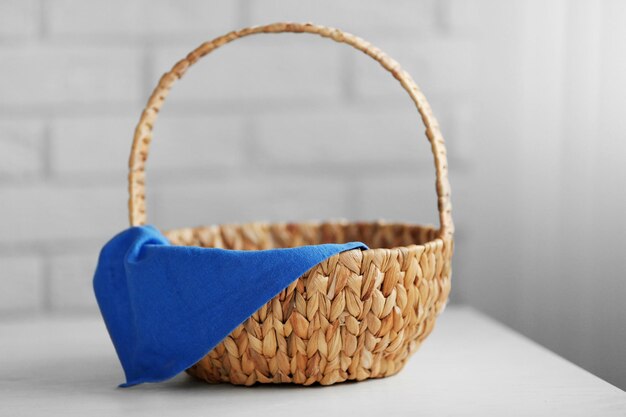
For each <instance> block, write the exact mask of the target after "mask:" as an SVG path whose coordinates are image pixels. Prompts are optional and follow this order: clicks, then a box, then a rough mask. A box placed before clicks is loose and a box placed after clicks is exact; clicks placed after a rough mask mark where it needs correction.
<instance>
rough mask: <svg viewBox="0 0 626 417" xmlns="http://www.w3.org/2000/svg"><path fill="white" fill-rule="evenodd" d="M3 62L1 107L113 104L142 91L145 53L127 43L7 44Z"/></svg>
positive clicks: (133, 98) (2, 51) (132, 98)
mask: <svg viewBox="0 0 626 417" xmlns="http://www.w3.org/2000/svg"><path fill="white" fill-rule="evenodd" d="M0 62H2V74H3V76H2V77H0V91H1V92H2V96H0V108H12V107H18V109H19V107H22V106H37V107H41V106H54V105H62V104H73V105H81V104H86V103H106V104H115V103H118V102H128V101H130V102H135V101H137V100H138V99H139V98H140V96H141V94H140V93H141V90H140V87H141V80H140V72H139V70H140V64H141V56H140V55H139V54H138V51H136V50H132V49H129V48H126V47H123V46H121V47H110V46H106V47H99V48H98V49H95V48H93V47H89V46H63V47H60V46H51V45H46V46H39V45H38V46H31V47H28V48H24V47H21V46H14V47H5V48H2V49H0ZM18 79H19V80H22V82H16V80H18ZM142 99H143V97H142Z"/></svg>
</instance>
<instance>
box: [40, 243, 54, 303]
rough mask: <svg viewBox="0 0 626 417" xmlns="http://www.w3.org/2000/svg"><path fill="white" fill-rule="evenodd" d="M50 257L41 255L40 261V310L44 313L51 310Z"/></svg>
mask: <svg viewBox="0 0 626 417" xmlns="http://www.w3.org/2000/svg"><path fill="white" fill-rule="evenodd" d="M51 269H52V268H51V259H50V256H49V255H47V254H46V255H42V262H41V280H42V282H41V288H42V300H41V310H42V311H43V312H44V313H50V312H51V311H52V276H51V275H52V274H51Z"/></svg>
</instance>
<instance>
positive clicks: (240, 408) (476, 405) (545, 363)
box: [0, 308, 626, 417]
mask: <svg viewBox="0 0 626 417" xmlns="http://www.w3.org/2000/svg"><path fill="white" fill-rule="evenodd" d="M120 382H122V372H121V368H120V366H119V364H118V362H117V358H116V357H115V354H114V350H113V346H112V345H111V342H110V340H109V339H108V335H107V333H106V330H105V328H104V325H103V324H102V321H101V320H100V319H99V318H98V317H91V318H62V317H57V318H41V319H32V318H31V319H20V320H16V319H14V320H8V319H5V320H4V321H2V322H0V416H22V415H26V416H35V415H46V416H85V417H92V416H117V415H124V416H135V415H139V416H153V417H155V416H169V415H172V416H181V417H185V416H217V415H226V416H230V417H235V416H262V415H268V416H290V417H294V416H298V417H300V416H328V415H337V416H346V417H361V416H370V415H371V416H384V417H388V416H389V417H390V416H403V415H407V416H408V415H412V416H422V415H423V416H428V415H433V416H435V415H436V416H451V415H454V416H457V415H468V416H491V415H493V416H503V415H504V416H507V417H510V416H518V415H519V416H585V417H595V416H604V417H608V416H626V393H624V392H623V391H621V390H619V389H618V388H616V387H614V386H612V385H610V384H608V383H607V382H604V381H602V380H600V379H598V378H597V377H595V376H593V375H591V374H590V373H588V372H586V371H584V370H582V369H580V368H579V367H577V366H575V365H573V364H571V363H569V362H567V361H566V360H564V359H562V358H560V357H558V356H557V355H555V354H554V353H552V352H549V351H547V350H546V349H544V348H542V347H540V346H538V345H536V344H535V343H533V342H531V341H529V340H528V339H525V338H524V337H522V336H520V335H518V334H516V333H514V332H513V331H511V330H510V329H508V328H506V327H504V326H502V325H500V324H498V323H496V322H494V321H492V320H490V319H488V318H486V317H485V316H483V315H481V314H479V313H477V312H475V311H474V310H471V309H468V308H448V310H447V311H445V312H444V314H443V315H442V316H441V317H440V318H439V322H438V325H437V327H436V328H435V331H434V332H433V334H432V335H431V336H430V337H429V339H428V340H426V342H425V343H424V345H423V346H422V349H421V350H420V351H418V352H417V353H416V354H415V356H413V358H412V359H411V360H410V362H409V364H408V365H407V366H406V367H405V369H404V370H403V371H402V372H400V373H399V374H398V375H397V376H394V377H391V378H387V379H380V380H372V381H366V382H359V383H344V384H338V385H334V386H331V387H319V386H316V387H296V386H256V387H252V388H246V387H235V386H231V385H223V384H222V385H208V384H205V383H201V382H197V381H195V380H192V379H191V378H189V377H187V376H186V375H180V376H179V377H177V378H175V379H173V380H171V381H169V382H166V383H160V384H146V385H141V386H137V387H134V388H130V389H119V388H116V385H117V384H118V383H120Z"/></svg>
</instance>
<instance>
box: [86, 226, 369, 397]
mask: <svg viewBox="0 0 626 417" xmlns="http://www.w3.org/2000/svg"><path fill="white" fill-rule="evenodd" d="M355 248H362V249H367V246H365V245H364V244H363V243H360V242H351V243H346V244H326V245H315V246H302V247H298V248H289V249H271V250H261V251H240V250H225V249H216V248H200V247H193V246H172V245H170V243H169V242H168V240H167V238H165V236H163V235H162V234H161V233H160V232H159V231H158V230H157V229H155V228H153V227H151V226H142V227H133V228H130V229H127V230H125V231H123V232H122V233H120V234H118V235H117V236H115V237H114V238H113V239H112V240H111V241H110V242H109V243H107V244H106V245H105V246H104V248H103V249H102V252H101V253H100V258H99V260H98V266H97V268H96V273H95V276H94V282H93V284H94V291H95V293H96V298H97V300H98V305H99V307H100V311H101V312H102V316H103V318H104V321H105V323H106V326H107V329H108V331H109V334H110V336H111V340H112V341H113V344H114V345H115V350H116V351H117V355H118V357H119V359H120V362H121V364H122V367H123V368H124V373H125V375H126V383H125V384H122V385H121V386H122V387H127V386H131V385H136V384H140V383H143V382H158V381H163V380H165V379H168V378H171V377H173V376H175V375H177V374H178V373H180V372H182V371H184V370H185V369H187V368H189V367H190V366H192V365H193V364H194V363H196V362H197V361H199V360H200V359H202V358H203V357H204V356H205V355H206V354H207V353H208V352H210V351H211V350H212V349H213V348H214V347H215V346H216V345H217V344H219V342H221V341H222V340H223V339H224V338H225V337H226V336H228V335H229V334H230V333H231V332H232V331H233V330H234V329H235V328H236V327H237V326H238V325H239V324H241V323H243V322H244V321H245V320H246V319H247V318H248V317H250V316H251V315H252V314H254V312H255V311H257V310H258V309H259V308H261V307H262V306H263V305H264V304H266V303H267V302H268V301H269V300H271V299H272V298H273V297H274V296H276V295H277V294H278V293H280V291H282V290H283V289H285V288H287V287H288V286H289V284H291V283H292V282H293V281H294V280H296V279H297V278H298V277H299V276H301V275H303V274H304V273H305V272H306V271H308V270H309V269H311V268H312V267H313V266H315V265H316V264H318V263H320V262H322V261H323V260H325V259H327V258H329V257H330V256H333V255H335V254H337V253H339V252H343V251H346V250H350V249H355Z"/></svg>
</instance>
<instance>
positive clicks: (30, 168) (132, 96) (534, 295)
mask: <svg viewBox="0 0 626 417" xmlns="http://www.w3.org/2000/svg"><path fill="white" fill-rule="evenodd" d="M625 13H626V6H624V5H623V2H621V0H607V1H604V2H597V1H594V0H581V1H576V2H565V1H559V2H545V1H540V0H529V1H524V2H521V1H518V2H508V1H507V2H504V1H498V0H397V1H393V2H384V1H380V0H341V1H336V0H319V1H315V2H313V1H309V2H303V1H299V2H298V1H289V0H233V1H220V2H218V1H205V0H185V1H172V0H107V1H96V0H0V317H3V316H14V315H27V314H37V313H44V314H49V313H76V314H83V313H86V312H89V313H94V312H95V311H96V308H95V302H94V297H93V295H92V291H91V275H92V272H93V267H94V266H95V259H96V256H97V254H98V250H99V248H100V247H101V246H102V244H103V243H104V242H105V241H106V239H108V238H110V237H111V236H113V235H114V234H115V233H116V232H118V231H120V230H122V229H123V228H125V227H126V226H127V213H126V207H127V206H126V200H127V195H126V194H127V190H126V175H127V161H128V152H129V149H130V144H131V140H132V135H133V129H134V125H135V123H136V121H137V120H138V118H139V114H140V112H141V110H142V105H143V104H144V103H145V101H146V100H147V98H148V95H149V94H150V91H151V89H152V88H153V86H154V83H155V82H156V81H157V79H158V78H159V77H160V75H161V74H162V73H163V72H165V71H166V70H168V69H169V68H170V67H171V66H172V65H173V64H174V63H175V62H176V61H178V60H179V59H180V58H182V57H183V56H184V55H185V54H186V53H187V52H189V51H190V50H192V49H193V48H194V47H196V46H197V45H199V44H200V43H201V42H203V41H205V40H208V39H211V38H213V37H214V36H218V35H221V34H223V33H225V32H226V31H229V30H231V29H235V28H237V27H241V26H244V25H251V24H263V23H268V22H272V21H280V20H293V21H313V22H316V23H320V24H326V25H329V26H336V27H339V28H342V29H344V30H346V31H349V32H353V33H355V34H357V35H359V36H361V37H363V38H365V39H367V40H369V41H371V42H372V43H374V44H375V45H377V46H379V47H380V48H381V49H383V50H385V51H386V52H387V53H389V54H390V55H391V56H392V57H394V58H396V59H397V60H398V61H399V62H400V63H401V64H402V66H403V67H404V68H405V69H407V70H408V71H409V72H410V73H411V74H412V75H413V77H414V78H415V80H416V81H417V83H418V84H419V85H420V86H421V87H422V89H423V90H424V92H425V93H426V95H427V97H428V99H429V101H430V102H431V104H432V106H433V109H434V111H435V114H436V115H437V118H438V119H439V121H440V123H441V126H442V130H443V133H444V136H446V138H447V143H448V147H449V156H450V169H451V181H452V185H453V206H454V208H455V220H456V224H457V230H458V234H457V250H456V255H455V260H454V263H455V265H454V270H455V285H454V288H455V289H454V292H453V297H454V298H455V299H456V300H460V301H462V302H467V303H471V304H472V305H474V306H477V307H479V308H481V309H483V310H485V311H487V312H488V313H490V314H492V315H493V316H495V317H496V318H498V319H500V320H503V321H505V322H506V323H507V324H509V325H511V326H513V327H515V328H516V329H518V330H520V331H523V332H524V333H525V334H527V335H529V336H531V337H532V338H534V339H536V340H539V341H540V342H541V343H543V344H545V345H547V346H549V347H550V348H552V349H555V350H557V351H558V352H559V353H561V354H563V355H565V356H566V357H567V358H568V359H570V360H573V361H575V362H577V363H579V364H582V365H584V366H585V367H587V368H588V369H590V370H592V371H594V372H599V373H601V374H602V375H603V376H605V377H606V378H608V379H609V380H611V381H612V382H614V383H617V384H620V386H622V387H626V370H625V369H626V368H624V367H623V366H622V367H621V368H620V367H619V366H615V364H616V363H618V362H624V361H623V360H622V359H623V358H621V357H619V348H620V347H622V346H624V345H625V344H626V333H625V332H624V331H623V329H624V326H619V323H620V320H622V319H623V317H624V315H625V314H626V311H624V308H623V307H620V306H623V304H624V303H620V299H623V298H624V297H626V294H625V293H624V286H623V284H620V283H623V282H624V280H623V279H621V278H623V277H621V276H620V273H621V275H623V273H622V272H623V270H624V268H623V262H622V264H620V260H621V259H622V258H623V257H619V253H621V251H623V250H624V249H625V248H626V242H625V241H624V236H625V235H624V233H616V231H619V230H623V229H624V228H626V225H625V223H624V216H623V215H622V214H621V213H623V212H624V211H626V207H625V206H624V199H623V197H621V195H623V193H621V194H620V193H619V192H618V191H619V190H623V189H625V188H626V184H624V182H623V181H624V178H626V175H623V168H624V164H620V163H619V162H620V158H621V160H623V157H622V155H623V154H624V153H623V150H624V145H623V144H624V143H625V142H624V141H623V137H624V132H625V129H624V125H623V121H624V118H623V116H622V115H621V113H620V112H621V109H623V108H624V105H623V103H622V102H623V100H624V96H625V95H624V94H623V93H622V91H623V88H622V89H620V86H623V85H624V80H625V79H626V77H625V76H624V74H626V72H625V71H623V70H622V69H623V67H624V58H623V57H625V56H626V51H624V45H625V44H624V42H621V43H620V42H618V41H617V40H618V39H624V35H625V33H624V27H626V26H624V25H623V21H624V17H625ZM603 40H606V42H604V41H603ZM609 41H610V42H609ZM598 132H600V133H598ZM152 151H153V152H152V154H151V159H150V161H149V164H148V193H149V195H148V197H149V199H148V210H149V213H148V214H149V219H150V221H151V222H152V223H154V224H156V225H157V226H160V227H163V228H171V227H176V226H189V225H195V224H202V223H217V222H236V221H251V220H256V219H265V220H303V219H311V218H317V219H324V218H337V217H347V218H352V219H355V218H358V219H377V218H386V219H388V220H408V221H415V222H420V223H436V221H437V215H436V211H435V202H436V200H435V193H434V173H433V165H432V159H431V158H430V155H429V146H428V144H427V142H426V140H425V138H424V136H423V127H422V126H421V125H420V124H419V119H418V118H417V114H416V111H415V109H414V107H413V105H412V103H411V102H410V100H409V99H408V98H407V96H406V93H405V92H404V91H403V90H402V89H401V88H400V86H399V85H398V83H397V81H396V80H394V79H393V77H391V76H390V75H389V74H387V73H385V71H383V70H382V69H381V68H380V66H379V65H377V64H376V63H375V62H373V61H372V60H371V59H369V58H368V57H366V56H364V55H363V54H361V53H358V52H355V51H351V50H350V48H348V47H346V46H345V45H338V44H335V43H333V42H331V41H328V40H323V39H320V38H318V37H311V36H307V35H280V36H279V35H264V36H259V37H255V38H248V39H245V40H241V41H238V42H236V43H234V44H231V45H228V46H226V47H224V48H222V49H220V50H219V51H216V52H215V53H214V54H212V55H210V56H208V57H206V59H204V60H203V61H202V62H200V63H199V64H198V65H197V66H196V67H194V68H193V69H191V70H190V71H189V73H188V74H187V75H186V76H185V78H184V80H182V81H181V82H180V83H179V85H176V86H175V88H174V90H173V91H172V92H171V95H170V97H169V99H168V102H167V104H166V105H165V107H164V109H163V111H162V112H161V114H160V117H159V120H158V122H157V124H156V127H155V137H154V142H153V145H152ZM607 160H610V161H612V163H607ZM620 170H621V171H620ZM615 254H618V255H615ZM620 285H621V286H620ZM563 289H565V290H563ZM607 294H608V295H607ZM607 297H609V298H607ZM607 300H609V301H607ZM598 306H610V307H602V308H599V307H598ZM544 318H546V319H544ZM622 321H623V320H622ZM580 323H586V324H585V325H580ZM607 323H608V324H607ZM615 323H617V324H618V325H615ZM622 350H623V349H622ZM590 352H591V353H590ZM593 352H606V355H603V357H601V358H599V357H598V355H594V354H593ZM616 358H617V359H616Z"/></svg>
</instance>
